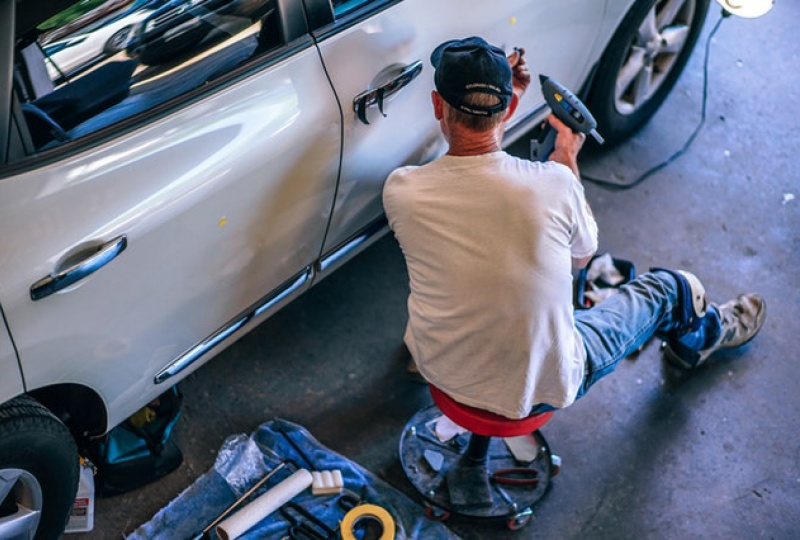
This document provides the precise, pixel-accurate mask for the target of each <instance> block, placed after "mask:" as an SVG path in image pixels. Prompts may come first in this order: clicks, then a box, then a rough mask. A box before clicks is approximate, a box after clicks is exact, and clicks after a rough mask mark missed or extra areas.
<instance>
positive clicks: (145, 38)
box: [14, 0, 287, 154]
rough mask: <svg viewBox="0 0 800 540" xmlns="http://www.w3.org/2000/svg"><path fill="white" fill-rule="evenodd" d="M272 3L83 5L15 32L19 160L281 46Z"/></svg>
mask: <svg viewBox="0 0 800 540" xmlns="http://www.w3.org/2000/svg"><path fill="white" fill-rule="evenodd" d="M276 4H277V2H275V0H135V1H131V0H82V1H80V2H76V3H75V4H73V5H71V6H70V7H68V8H67V9H64V10H63V11H61V12H59V13H57V14H55V15H54V16H52V17H50V18H48V19H47V20H44V21H42V22H41V23H40V24H38V25H37V26H36V28H35V30H34V31H31V32H27V33H26V35H18V36H17V39H16V42H15V49H16V50H15V56H14V91H15V94H16V98H17V99H16V102H18V107H17V108H18V110H17V114H18V117H19V118H22V119H23V120H22V121H21V122H20V124H22V125H23V126H25V127H27V133H26V134H25V136H24V137H23V139H24V142H25V144H26V146H27V147H28V152H27V154H30V153H36V152H41V151H44V150H48V149H51V148H54V147H57V146H59V145H62V144H64V143H67V142H70V141H73V140H76V139H80V138H82V137H85V136H86V135H89V134H91V133H95V132H97V131H99V130H101V129H104V128H109V127H110V126H115V125H120V124H121V122H123V121H124V120H126V119H130V118H132V117H137V116H139V117H141V115H146V114H149V113H151V112H152V111H154V109H156V110H157V108H158V107H159V106H161V105H163V104H166V103H169V104H170V107H171V106H172V105H176V106H177V105H179V104H180V103H181V98H182V97H186V96H189V95H196V93H197V92H193V91H195V90H196V89H198V88H203V89H211V88H213V87H214V84H215V83H217V82H220V81H221V80H223V79H224V78H225V75H228V74H230V73H231V72H233V71H236V70H237V69H238V68H240V67H242V66H246V65H249V64H253V65H255V64H256V63H258V61H259V60H260V59H262V58H264V57H265V56H266V55H267V53H269V52H271V51H275V50H277V49H278V48H280V47H281V46H282V45H284V44H285V42H286V41H287V37H286V36H285V34H286V32H284V31H283V30H282V23H281V19H280V17H279V16H278V13H277V8H276Z"/></svg>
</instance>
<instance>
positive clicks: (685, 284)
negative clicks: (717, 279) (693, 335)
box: [650, 267, 707, 338]
mask: <svg viewBox="0 0 800 540" xmlns="http://www.w3.org/2000/svg"><path fill="white" fill-rule="evenodd" d="M650 271H651V272H666V273H668V274H669V275H671V276H672V277H673V278H675V282H676V283H677V285H678V305H677V307H676V310H677V313H675V319H676V321H677V323H678V326H677V328H676V329H675V330H673V331H672V332H670V337H672V338H678V337H680V336H682V335H684V334H687V333H689V332H694V331H696V330H697V329H699V328H700V321H702V320H703V317H704V316H705V314H706V306H707V302H706V291H705V288H704V287H703V284H702V283H700V280H699V279H697V277H696V276H695V275H694V274H691V273H689V272H686V271H683V270H669V269H667V268H657V267H654V268H651V269H650Z"/></svg>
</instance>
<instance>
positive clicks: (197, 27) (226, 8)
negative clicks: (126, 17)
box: [127, 0, 274, 65]
mask: <svg viewBox="0 0 800 540" xmlns="http://www.w3.org/2000/svg"><path fill="white" fill-rule="evenodd" d="M273 4H274V2H273V0H172V1H171V2H167V3H166V4H165V5H163V6H162V7H160V8H159V9H156V10H155V11H154V12H153V13H151V14H150V16H148V17H147V18H146V19H145V20H143V21H142V22H141V23H140V24H139V25H138V26H137V27H136V30H135V31H134V34H133V36H132V37H131V39H130V41H129V42H128V46H127V52H128V54H129V55H130V56H131V57H135V58H137V59H138V60H139V61H140V62H141V63H142V64H145V65H158V64H163V63H166V62H169V61H172V60H175V59H178V58H180V57H182V56H184V55H185V54H186V53H187V52H190V51H192V52H196V51H197V47H198V45H202V44H205V45H207V46H208V47H210V46H212V45H213V44H214V43H216V42H217V41H218V40H220V39H222V38H225V37H228V36H232V35H235V34H237V33H238V32H241V31H242V30H244V29H246V28H248V27H250V26H251V25H252V23H254V22H256V21H258V20H260V19H262V18H264V17H265V16H266V15H267V14H268V13H270V11H272V10H273V9H274V6H273Z"/></svg>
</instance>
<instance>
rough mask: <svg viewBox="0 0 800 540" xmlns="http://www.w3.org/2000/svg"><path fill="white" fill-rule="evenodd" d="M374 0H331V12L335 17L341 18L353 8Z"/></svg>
mask: <svg viewBox="0 0 800 540" xmlns="http://www.w3.org/2000/svg"><path fill="white" fill-rule="evenodd" d="M374 1H375V0H333V12H334V15H335V16H336V18H337V19H338V18H341V17H343V16H345V15H347V14H348V13H350V12H351V11H353V10H354V9H356V8H358V7H361V6H363V5H364V4H368V3H370V2H374Z"/></svg>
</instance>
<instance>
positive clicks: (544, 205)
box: [383, 37, 766, 418]
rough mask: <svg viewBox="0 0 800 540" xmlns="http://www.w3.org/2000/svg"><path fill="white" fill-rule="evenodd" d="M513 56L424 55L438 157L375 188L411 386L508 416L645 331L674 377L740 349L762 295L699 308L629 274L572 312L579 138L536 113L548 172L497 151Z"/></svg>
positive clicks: (518, 82)
mask: <svg viewBox="0 0 800 540" xmlns="http://www.w3.org/2000/svg"><path fill="white" fill-rule="evenodd" d="M523 53H524V51H518V52H517V53H515V55H514V56H513V57H512V59H511V60H509V59H507V58H506V56H505V54H504V53H503V51H502V50H501V49H499V48H497V47H493V46H491V45H489V44H488V43H486V42H485V41H484V40H483V39H481V38H478V37H471V38H466V39H463V40H453V41H448V42H445V43H443V44H441V45H440V46H439V47H437V48H436V49H435V50H434V51H433V54H432V55H431V63H432V64H433V66H434V68H435V70H436V71H435V75H434V81H435V85H436V90H435V91H433V92H432V101H433V110H434V115H435V117H436V119H437V120H438V121H439V124H440V127H441V130H442V134H443V135H444V137H445V139H446V140H447V142H448V144H449V150H448V152H447V153H446V155H444V156H442V157H441V158H439V159H437V160H435V161H433V162H431V163H429V164H427V165H424V166H421V167H403V168H400V169H397V170H396V171H394V172H393V173H392V174H391V175H390V176H389V178H388V180H387V181H386V186H385V188H384V193H383V202H384V206H385V209H386V214H387V216H388V218H389V225H390V226H391V228H392V230H393V231H394V233H395V235H396V237H397V239H398V241H399V243H400V246H401V248H402V250H403V254H404V256H405V259H406V264H407V266H408V272H409V279H410V289H411V292H410V295H409V299H408V313H409V320H408V326H407V328H406V333H405V338H404V340H405V342H406V345H407V346H408V349H409V351H410V352H411V355H412V357H413V359H414V360H415V361H416V364H417V366H418V369H419V372H420V373H421V374H422V376H423V377H424V378H425V379H426V380H428V381H430V382H431V383H432V384H434V385H436V386H438V387H439V388H440V389H441V390H443V391H444V392H446V393H447V394H449V395H450V396H451V397H452V398H453V399H455V400H456V401H459V402H461V403H463V404H465V405H470V406H473V407H478V408H480V409H485V410H488V411H491V412H494V413H497V414H500V415H503V416H506V417H509V418H523V417H525V416H528V415H529V414H531V413H532V412H542V411H545V410H553V409H554V408H562V407H566V406H568V405H570V404H572V403H573V402H574V401H575V400H576V399H577V398H579V397H581V396H583V395H584V394H585V393H586V391H587V390H588V389H589V388H590V387H591V386H592V384H594V383H595V382H597V381H598V380H599V379H600V378H602V377H604V376H605V375H607V374H609V373H611V372H612V371H613V370H614V368H615V367H616V365H617V363H618V362H619V361H620V360H621V359H622V358H624V357H626V356H627V355H629V354H630V353H632V352H633V351H635V350H636V349H637V348H639V347H640V346H641V345H642V344H644V343H645V342H646V341H647V340H648V339H649V338H650V337H651V336H652V335H653V334H657V335H659V336H661V337H663V338H664V339H666V340H667V343H668V347H667V349H666V351H667V355H668V357H669V358H670V359H671V360H673V361H674V362H675V363H677V364H678V365H681V366H683V367H686V368H692V367H696V366H698V365H700V364H702V363H703V362H705V361H706V359H707V358H708V357H709V356H710V355H711V354H712V353H713V352H715V351H717V350H719V349H721V348H727V347H735V346H738V345H741V344H743V343H745V342H747V341H749V340H750V339H752V338H753V336H755V335H756V333H757V332H758V330H759V329H760V328H761V325H762V324H763V322H764V318H765V316H766V306H765V303H764V300H763V299H762V298H761V297H760V296H758V295H755V294H748V295H742V296H739V298H737V299H736V300H732V301H731V302H728V303H726V304H724V305H722V306H714V305H710V306H708V305H706V301H705V292H704V289H703V286H702V284H701V283H700V282H699V280H698V279H697V278H696V277H694V276H693V275H691V274H689V273H688V272H681V271H670V270H657V271H653V272H651V273H648V274H644V275H642V276H640V277H638V278H637V279H635V280H633V281H631V282H630V283H628V284H626V285H625V286H623V287H622V288H621V290H620V292H619V293H618V294H616V295H614V296H613V297H611V298H609V299H607V300H605V301H604V302H602V303H601V304H599V305H597V306H596V307H594V308H592V309H589V310H581V311H578V312H574V311H573V307H572V306H573V304H572V294H573V292H572V291H573V285H572V269H573V268H581V267H583V266H585V265H586V264H587V263H588V261H589V260H590V259H591V257H592V255H593V254H594V253H595V251H596V249H597V226H596V224H595V220H594V218H593V216H592V212H591V210H590V208H589V205H588V203H587V202H586V199H585V197H584V192H583V187H582V186H581V184H580V182H579V180H578V179H579V178H580V175H579V171H578V164H577V156H578V152H579V150H580V148H581V146H582V145H583V142H584V139H585V137H584V135H582V134H576V133H573V132H572V131H571V130H570V129H569V128H568V127H567V126H566V125H564V124H563V123H561V122H560V121H559V120H558V119H557V118H555V117H554V116H552V115H551V116H550V117H549V118H548V121H549V122H550V124H551V125H552V126H553V127H554V128H555V129H556V130H557V133H558V136H557V138H556V143H555V149H554V151H553V153H552V155H551V157H550V161H548V162H546V163H538V162H531V161H527V160H522V159H518V158H515V157H512V156H510V155H508V154H506V153H505V152H503V151H502V150H501V140H502V136H503V126H504V122H505V121H506V120H507V119H509V118H510V117H511V115H513V113H514V110H515V109H516V107H517V104H518V102H519V98H520V96H521V95H522V94H523V93H524V91H525V89H526V88H527V86H528V84H530V74H529V72H528V68H527V66H526V63H525V60H524V58H523ZM512 63H513V65H512Z"/></svg>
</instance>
